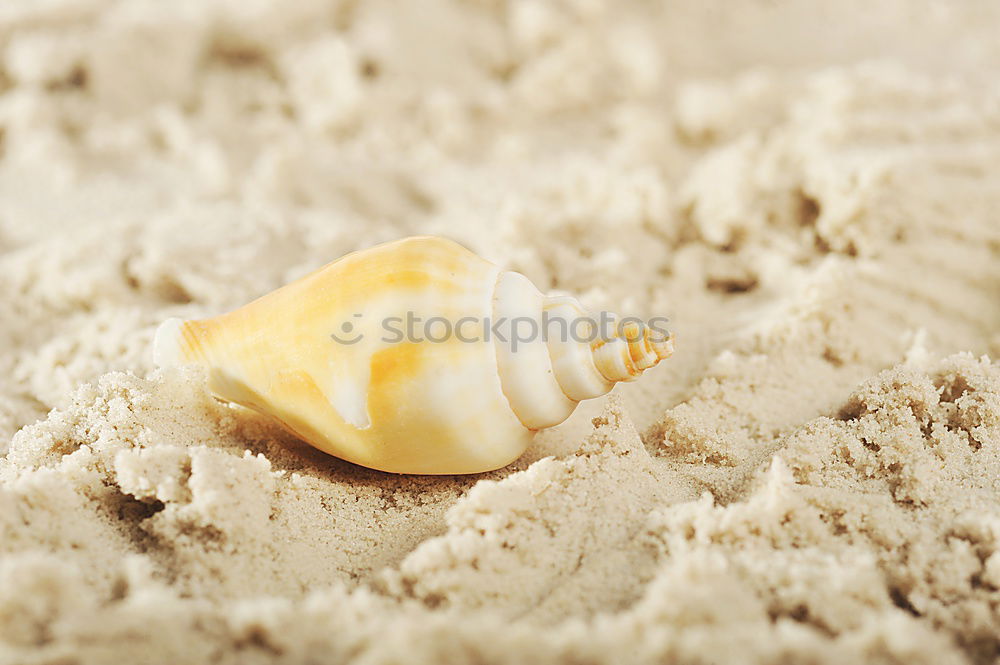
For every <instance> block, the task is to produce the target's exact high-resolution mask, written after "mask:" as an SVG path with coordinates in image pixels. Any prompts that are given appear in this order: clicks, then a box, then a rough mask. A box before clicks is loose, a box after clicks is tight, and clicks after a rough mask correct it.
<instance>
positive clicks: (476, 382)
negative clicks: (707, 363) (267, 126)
mask: <svg viewBox="0 0 1000 665" xmlns="http://www.w3.org/2000/svg"><path fill="white" fill-rule="evenodd" d="M586 317H587V314H586V313H585V311H584V310H583V308H582V307H581V306H580V304H579V303H578V302H577V301H576V300H575V299H573V298H569V297H545V296H543V295H542V294H541V293H540V292H539V291H538V290H537V289H536V288H535V287H534V286H533V285H532V284H531V282H530V281H529V280H528V279H527V278H526V277H524V276H523V275H521V274H520V273H516V272H511V271H505V270H501V269H500V268H499V267H497V266H496V265H494V264H492V263H490V262H489V261H486V260H485V259H482V258H480V257H478V256H476V255H475V254H473V253H472V252H470V251H469V250H467V249H465V248H464V247H462V246H461V245H458V244H457V243H455V242H452V241H450V240H446V239H444V238H437V237H414V238H406V239H403V240H399V241H396V242H391V243H387V244H384V245H379V246H376V247H373V248H371V249H368V250H364V251H360V252H354V253H352V254H348V255H347V256H344V257H343V258H341V259H339V260H337V261H334V262H333V263H331V264H329V265H327V266H326V267H324V268H321V269H319V270H317V271H316V272H314V273H312V274H310V275H307V276H306V277H303V278H302V279H299V280H298V281H296V282H293V283H291V284H288V285H287V286H284V287H282V288H280V289H278V290H277V291H274V292H273V293H270V294H268V295H266V296H264V297H262V298H260V299H258V300H256V301H254V302H252V303H250V304H248V305H246V306H244V307H241V308H240V309H237V310H235V311H233V312H230V313H228V314H223V315H221V316H217V317H215V318H210V319H203V320H193V321H182V320H180V319H170V320H168V321H166V322H164V323H163V324H162V325H161V326H160V328H159V330H158V331H157V333H156V341H155V349H154V360H155V362H156V364H157V365H159V366H174V365H184V364H198V365H203V366H205V367H206V368H207V369H208V376H209V389H210V390H211V391H212V392H213V393H214V394H215V395H216V396H217V397H219V398H221V399H223V400H227V401H230V402H235V403H237V404H241V405H243V406H246V407H249V408H251V409H254V410H256V411H259V412H261V413H264V414H266V415H268V416H270V417H272V418H274V419H275V420H276V421H278V422H280V423H281V424H282V425H284V426H285V428H286V429H288V430H290V431H291V432H292V433H293V434H295V435H297V436H298V437H300V438H302V439H304V440H305V441H307V442H309V443H310V444H311V445H313V446H315V447H316V448H319V449H320V450H323V451H325V452H327V453H330V454H332V455H335V456H337V457H340V458H342V459H345V460H348V461H350V462H354V463H356V464H360V465H363V466H366V467H370V468H373V469H380V470H383V471H391V472H395V473H421V474H459V473H478V472H482V471H489V470H492V469H496V468H499V467H502V466H505V465H507V464H509V463H510V462H512V461H513V460H515V459H516V458H517V457H518V456H520V455H521V453H523V452H524V450H525V448H526V447H527V446H528V444H529V443H530V441H531V438H532V436H533V435H534V433H535V432H536V431H537V430H540V429H543V428H546V427H552V426H553V425H557V424H559V423H561V422H563V421H564V420H566V418H568V417H569V415H570V414H571V413H572V412H573V410H574V409H575V408H576V405H577V403H578V402H579V401H581V400H585V399H589V398H592V397H597V396H599V395H603V394H605V393H607V392H608V391H610V390H611V389H612V388H613V387H614V385H615V383H616V382H619V381H630V380H632V379H634V378H636V377H637V376H638V375H640V374H641V373H642V372H643V370H645V369H647V368H649V367H652V366H653V365H655V364H656V363H658V362H659V361H660V360H661V359H663V358H666V357H668V356H669V355H670V354H671V352H672V351H673V344H672V340H671V338H670V337H669V334H668V333H665V331H655V330H652V329H650V328H648V327H645V326H643V325H641V324H637V323H634V322H633V323H629V324H627V325H623V326H621V325H620V326H617V328H618V329H617V330H616V331H615V334H614V335H611V336H604V337H600V336H598V337H596V338H595V337H594V335H593V332H594V329H593V328H590V327H589V326H592V325H595V324H596V320H593V319H590V318H586ZM543 323H544V324H547V328H546V330H548V333H549V334H546V335H543V334H542V333H543V329H542V324H543ZM533 324H534V325H533ZM408 326H409V329H408V328H407V327H408ZM573 328H576V330H573ZM581 330H583V332H581ZM532 333H533V334H532ZM553 333H558V334H553Z"/></svg>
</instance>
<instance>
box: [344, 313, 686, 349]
mask: <svg viewBox="0 0 1000 665" xmlns="http://www.w3.org/2000/svg"><path fill="white" fill-rule="evenodd" d="M364 318H365V317H364V314H361V313H355V314H354V315H352V316H351V319H349V320H346V321H344V322H343V323H341V324H340V328H339V330H338V331H337V332H334V333H330V337H331V338H332V339H333V340H334V341H335V342H337V343H338V344H344V345H347V346H351V345H353V344H357V343H358V342H360V341H361V340H363V339H365V337H366V336H367V335H372V334H379V335H380V341H382V342H383V343H385V344H400V343H403V342H408V343H425V342H429V343H431V344H443V343H445V342H450V341H452V340H455V341H458V342H462V343H465V344H476V343H479V342H492V341H494V340H496V341H497V342H500V343H501V344H510V346H511V350H512V351H517V349H518V346H521V345H524V344H528V343H531V342H536V341H539V340H541V341H545V342H548V341H549V340H550V339H555V340H557V341H563V342H568V341H570V340H572V341H574V342H578V343H581V344H591V343H593V342H596V341H598V340H603V341H609V340H612V339H615V338H623V339H625V340H626V341H635V340H638V339H642V338H643V337H644V336H645V334H646V330H647V329H648V330H651V331H652V332H653V333H654V334H655V335H656V336H657V337H660V338H662V339H664V340H666V339H668V338H669V337H670V331H669V330H668V329H667V323H668V319H667V318H666V317H663V316H654V317H653V318H651V319H648V320H643V319H640V318H637V317H634V316H630V317H625V318H618V317H617V316H615V315H614V314H612V313H610V312H601V313H599V314H598V315H596V316H580V317H574V318H567V317H565V316H551V315H550V314H549V312H548V311H543V312H542V317H541V321H539V320H538V319H537V318H535V317H531V316H516V317H510V318H508V317H499V318H497V319H493V318H491V317H488V316H487V317H475V316H463V317H461V318H458V319H454V320H452V319H449V318H447V317H444V316H431V317H427V318H424V317H421V316H419V315H417V314H416V313H415V312H406V314H405V315H404V316H390V317H386V318H384V319H381V320H380V321H379V326H378V327H377V328H376V329H375V330H370V329H369V328H370V326H368V325H364Z"/></svg>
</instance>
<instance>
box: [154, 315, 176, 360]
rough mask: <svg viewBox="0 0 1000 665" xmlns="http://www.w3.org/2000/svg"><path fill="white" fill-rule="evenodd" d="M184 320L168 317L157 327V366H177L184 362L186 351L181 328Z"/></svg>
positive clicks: (155, 340)
mask: <svg viewBox="0 0 1000 665" xmlns="http://www.w3.org/2000/svg"><path fill="white" fill-rule="evenodd" d="M183 326H184V320H183V319H178V318H176V317H175V318H171V319H167V320H166V321H164V322H163V323H161V324H160V327H159V328H157V329H156V336H155V337H154V338H153V364H154V365H156V366H157V367H176V366H178V365H183V364H184V353H183V351H182V349H181V342H182V341H183V339H184V337H183V335H182V332H181V328H182V327H183Z"/></svg>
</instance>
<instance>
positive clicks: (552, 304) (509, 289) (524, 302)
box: [493, 271, 673, 429]
mask: <svg viewBox="0 0 1000 665" xmlns="http://www.w3.org/2000/svg"><path fill="white" fill-rule="evenodd" d="M493 311H494V316H495V317H497V319H498V320H501V319H504V318H505V317H506V319H508V320H513V319H515V318H517V317H520V318H521V319H532V320H534V321H535V326H536V327H535V328H534V329H533V331H537V335H536V336H535V337H534V338H532V339H529V340H520V342H521V346H520V348H517V347H516V345H515V344H514V343H512V342H513V340H514V339H515V334H514V333H515V331H514V330H513V328H514V327H515V326H513V325H512V324H511V325H508V327H507V328H506V329H505V331H506V332H508V333H510V334H509V335H508V337H507V338H506V340H505V341H501V340H499V339H498V340H497V345H496V346H497V368H498V371H499V375H500V381H501V385H502V387H503V392H504V394H505V395H506V397H507V400H508V402H509V403H510V406H511V409H512V410H513V411H514V413H515V415H517V417H518V418H519V419H520V420H521V422H522V423H523V424H524V425H525V427H528V428H529V429H542V428H545V427H552V426H554V425H558V424H559V423H561V422H563V421H564V420H566V419H567V418H568V417H569V416H570V414H571V413H572V412H573V410H574V409H575V408H576V405H577V403H579V402H581V401H583V400H586V399H592V398H594V397H599V396H601V395H604V394H606V393H608V392H610V391H611V390H612V389H613V388H614V386H615V384H616V383H619V382H622V381H632V380H634V379H636V378H637V377H638V376H639V375H641V374H642V373H643V372H644V371H645V370H647V369H649V368H650V367H653V366H655V365H656V364H657V363H658V362H659V361H660V360H662V359H664V358H667V357H669V356H670V355H671V354H672V353H673V341H672V338H671V337H669V335H665V334H663V333H661V332H659V331H657V330H654V329H650V328H648V327H646V326H645V325H643V324H641V323H640V322H639V321H638V320H625V321H623V322H621V323H619V322H618V320H617V318H615V317H611V319H610V321H608V320H605V321H604V323H606V324H610V325H611V327H612V329H611V330H602V329H601V325H600V324H599V323H598V321H597V319H596V318H595V317H593V316H591V315H590V314H589V313H588V312H587V311H586V310H585V309H584V308H583V307H582V306H581V305H580V303H579V302H578V301H577V300H576V299H575V298H572V297H569V296H549V297H546V296H543V295H542V294H541V293H540V292H539V291H538V290H537V289H535V287H534V286H533V285H532V284H531V282H530V281H528V279H527V278H526V277H524V276H523V275H521V274H519V273H516V272H507V271H504V272H502V273H501V274H500V276H499V279H498V280H497V288H496V291H495V294H494V308H493Z"/></svg>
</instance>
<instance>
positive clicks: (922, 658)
mask: <svg viewBox="0 0 1000 665" xmlns="http://www.w3.org/2000/svg"><path fill="white" fill-rule="evenodd" d="M820 5H822V6H820ZM997 34H1000V8H997V6H996V5H995V4H993V3H989V2H968V3H937V2H930V1H929V0H920V1H914V2H903V1H902V0H898V1H893V0H879V1H875V0H868V1H865V2H860V1H858V2H855V1H851V2H842V3H814V2H805V1H804V0H803V1H798V2H780V3H765V2H751V1H749V0H747V1H744V2H721V1H713V2H695V1H693V0H692V2H689V3H673V2H671V3H666V4H665V6H664V7H663V8H662V9H661V8H659V7H658V6H657V5H656V4H655V3H645V2H636V3H610V2H609V3H602V2H598V1H596V0H594V1H585V0H578V1H576V2H565V3H558V4H556V3H542V2H526V1H520V2H511V3H490V2H468V3H447V2H442V1H434V2H420V3H388V2H384V3H383V2H378V1H375V2H364V3H351V2H344V3H339V4H338V3H328V2H306V1H302V0H297V1H294V2H291V1H284V2H280V3H277V2H275V3H268V2H263V1H261V2H257V1H253V2H246V1H242V2H236V1H235V0H233V1H232V2H222V1H220V2H202V1H190V2H170V3H165V2H156V1H154V0H149V1H145V0H139V1H134V2H131V1H130V2H110V1H104V0H45V1H40V0H17V1H15V0H9V1H7V2H4V3H3V4H0V47H2V49H0V56H2V59H0V63H2V68H0V137H2V139H0V145H2V150H0V154H2V160H0V292H2V293H3V294H4V297H3V298H2V299H0V450H2V449H4V448H9V452H8V453H7V455H6V457H5V458H2V459H0V663H3V664H6V663H11V664H13V663H17V664H21V663H55V662H60V663H78V662H79V663H121V662H129V663H140V662H148V663H181V662H183V663H202V662H204V663H256V662H290V663H300V662H301V663H307V662H352V663H365V664H374V663H428V664H432V663H433V664H437V663H446V662H478V663H518V664H522V663H534V662H538V663H629V664H638V663H654V662H683V663H722V662H743V663H777V662H809V663H847V662H852V663H853V662H864V661H870V662H888V663H896V662H898V663H933V664H935V665H938V664H942V663H987V662H995V661H996V659H997V658H998V657H1000V480H998V479H1000V367H998V366H997V365H996V363H993V362H991V361H990V360H989V358H988V357H986V354H992V356H993V357H995V356H996V355H997V354H1000V184H998V180H997V174H998V173H1000V79H998V78H997V75H996V72H997V71H1000V40H997V39H996V35H997ZM412 233H439V234H444V235H448V236H450V237H452V238H455V239H456V240H459V241H461V242H463V243H464V244H466V245H467V246H469V247H470V248H472V249H474V250H475V251H477V252H479V253H480V254H482V255H484V256H486V257H488V258H490V259H492V260H495V261H496V262H497V263H500V264H502V265H504V266H505V267H508V268H511V269H515V270H520V271H522V272H524V273H525V274H527V275H528V276H529V277H530V278H531V279H532V280H534V281H535V282H536V283H537V284H538V285H539V286H540V287H542V288H544V289H547V290H551V291H566V292H571V293H574V294H576V295H578V296H580V297H581V298H582V299H583V300H584V301H585V302H586V303H587V304H588V305H589V306H590V307H592V308H595V309H598V308H608V309H613V310H616V311H619V312H622V313H623V314H635V315H640V316H649V315H654V314H667V315H669V316H670V317H671V319H672V321H673V330H674V331H675V332H676V334H677V338H678V342H677V353H676V356H675V357H674V358H673V359H671V360H670V361H668V362H666V363H663V364H662V365H661V366H660V367H658V368H656V369H655V370H653V371H652V372H650V373H648V375H647V376H645V377H644V378H643V380H642V381H640V382H638V383H636V384H633V385H629V386H626V387H624V388H620V389H618V390H616V391H615V394H614V395H612V396H611V397H609V398H607V399H602V400H598V401H595V402H594V403H593V404H588V405H586V406H584V407H582V408H581V409H579V411H578V413H577V414H576V415H575V416H574V417H573V418H572V419H571V420H570V421H569V422H567V423H566V424H564V425H563V426H560V427H559V428H556V429H554V430H550V431H546V432H544V433H542V434H541V435H540V436H539V437H538V438H537V441H536V443H535V445H534V446H533V447H532V448H531V449H530V450H529V452H528V453H527V454H526V455H525V456H524V457H523V458H522V459H521V460H519V461H518V462H517V463H515V464H514V465H512V466H511V467H509V468H506V469H502V470H500V471H497V472H494V473H490V474H486V475H485V476H471V477H450V478H442V477H401V476H391V475H387V474H383V473H379V472H375V471H368V470H365V469H360V468H358V467H354V466H351V465H349V464H346V463H343V462H340V461H338V460H336V459H332V458H330V457H327V456H324V455H323V454H321V453H318V452H316V451H314V450H312V449H310V448H308V447H307V446H305V445H304V444H301V443H299V442H297V441H295V440H294V439H292V438H291V437H289V436H288V435H287V434H285V433H284V432H283V431H282V430H280V429H279V428H277V427H275V426H273V425H272V424H270V423H269V422H267V421H266V420H265V419H263V418H261V417H258V416H254V415H251V414H248V413H247V412H245V411H236V410H233V409H230V408H228V407H227V406H225V405H223V404H220V403H218V402H216V401H215V400H213V399H212V398H211V397H209V396H208V395H207V394H206V393H205V390H204V387H203V377H202V376H201V375H199V374H198V373H197V372H195V371H188V370H174V371H170V372H153V371H152V367H151V349H150V342H151V339H152V335H153V332H154V330H155V327H156V325H157V324H158V323H159V322H160V321H162V320H164V319H166V318H168V317H170V316H181V317H186V318H192V317H198V316H207V315H212V314H216V313H219V312H221V311H225V310H227V309H231V308H233V307H236V306H238V305H241V304H243V303H245V302H247V301H248V300H250V299H251V298H253V297H256V296H258V295H260V294H263V293H266V292H267V291H269V290H271V289H273V288H275V287H277V286H279V285H280V284H282V283H284V282H286V281H288V280H290V279H293V278H295V277H298V276H300V275H303V274H305V273H306V272H308V271H309V270H311V269H313V268H316V267H318V266H320V265H322V264H324V263H326V262H328V261H330V260H332V259H334V258H336V257H338V256H340V255H342V254H344V253H345V252H347V251H350V250H353V249H357V248H361V247H366V246H368V245H371V244H373V243H376V242H379V241H383V240H388V239H392V238H396V237H400V236H404V235H409V234H412ZM50 410H51V411H50ZM36 421H37V422H36ZM8 441H9V444H8Z"/></svg>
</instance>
